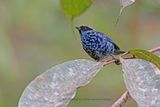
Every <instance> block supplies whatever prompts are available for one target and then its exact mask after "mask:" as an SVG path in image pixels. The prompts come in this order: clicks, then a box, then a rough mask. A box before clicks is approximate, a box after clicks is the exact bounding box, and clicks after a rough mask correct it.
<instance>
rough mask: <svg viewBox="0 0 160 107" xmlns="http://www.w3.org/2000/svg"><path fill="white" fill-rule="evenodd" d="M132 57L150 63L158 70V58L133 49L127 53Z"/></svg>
mask: <svg viewBox="0 0 160 107" xmlns="http://www.w3.org/2000/svg"><path fill="white" fill-rule="evenodd" d="M129 52H130V53H131V54H133V56H134V57H136V58H140V59H144V60H147V61H149V62H152V63H153V64H155V65H156V66H157V67H158V68H159V69H160V57H158V56H157V55H155V54H153V53H151V52H148V51H146V50H142V49H134V50H130V51H129Z"/></svg>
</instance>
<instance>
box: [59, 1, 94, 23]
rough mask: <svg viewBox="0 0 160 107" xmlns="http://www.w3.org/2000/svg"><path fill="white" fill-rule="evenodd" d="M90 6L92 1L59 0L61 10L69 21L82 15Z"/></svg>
mask: <svg viewBox="0 0 160 107" xmlns="http://www.w3.org/2000/svg"><path fill="white" fill-rule="evenodd" d="M91 4H92V0H61V6H62V8H63V10H64V12H65V14H66V15H67V16H68V17H69V18H70V19H71V20H72V19H73V18H74V17H76V16H79V15H80V14H82V13H83V12H84V11H85V10H86V9H87V8H88V7H89V6H90V5H91Z"/></svg>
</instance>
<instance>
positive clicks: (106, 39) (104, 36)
mask: <svg viewBox="0 0 160 107" xmlns="http://www.w3.org/2000/svg"><path fill="white" fill-rule="evenodd" d="M97 35H99V36H100V37H102V38H103V39H104V40H105V41H107V42H110V43H112V44H113V45H114V46H115V49H116V50H120V48H119V46H117V45H116V44H115V43H114V42H113V41H112V39H110V38H109V37H108V36H107V35H105V34H103V33H101V32H97Z"/></svg>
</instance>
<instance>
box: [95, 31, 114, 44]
mask: <svg viewBox="0 0 160 107" xmlns="http://www.w3.org/2000/svg"><path fill="white" fill-rule="evenodd" d="M97 35H98V36H100V37H102V38H103V39H104V40H106V41H109V42H111V43H113V41H112V39H110V38H109V37H108V36H107V35H105V34H103V33H101V32H97Z"/></svg>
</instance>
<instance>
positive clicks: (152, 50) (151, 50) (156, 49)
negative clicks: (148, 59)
mask: <svg viewBox="0 0 160 107" xmlns="http://www.w3.org/2000/svg"><path fill="white" fill-rule="evenodd" d="M148 51H150V52H157V51H160V46H159V47H156V48H152V49H150V50H148Z"/></svg>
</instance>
